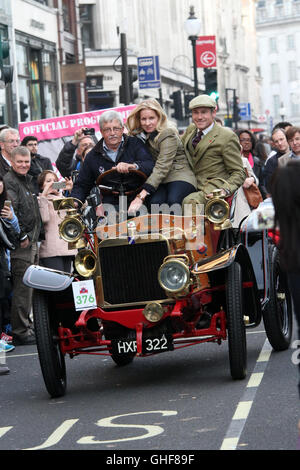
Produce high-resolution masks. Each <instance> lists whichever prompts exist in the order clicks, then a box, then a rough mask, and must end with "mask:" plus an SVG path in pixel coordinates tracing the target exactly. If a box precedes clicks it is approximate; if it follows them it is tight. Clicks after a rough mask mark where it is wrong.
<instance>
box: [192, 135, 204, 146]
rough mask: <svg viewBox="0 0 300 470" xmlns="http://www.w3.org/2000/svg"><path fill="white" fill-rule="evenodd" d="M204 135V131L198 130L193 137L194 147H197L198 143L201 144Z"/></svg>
mask: <svg viewBox="0 0 300 470" xmlns="http://www.w3.org/2000/svg"><path fill="white" fill-rule="evenodd" d="M202 136H203V132H202V131H198V133H197V134H196V137H194V138H193V142H192V144H193V147H194V149H195V148H196V147H197V145H198V144H199V142H200V140H201V138H202Z"/></svg>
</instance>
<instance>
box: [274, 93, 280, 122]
mask: <svg viewBox="0 0 300 470" xmlns="http://www.w3.org/2000/svg"><path fill="white" fill-rule="evenodd" d="M273 115H274V117H275V118H278V117H279V115H280V96H279V95H273Z"/></svg>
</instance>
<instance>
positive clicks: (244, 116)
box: [239, 103, 251, 121]
mask: <svg viewBox="0 0 300 470" xmlns="http://www.w3.org/2000/svg"><path fill="white" fill-rule="evenodd" d="M239 108H240V112H239V115H240V118H241V121H251V104H250V103H239Z"/></svg>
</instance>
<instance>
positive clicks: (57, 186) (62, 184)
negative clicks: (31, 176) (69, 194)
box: [52, 181, 66, 190]
mask: <svg viewBox="0 0 300 470" xmlns="http://www.w3.org/2000/svg"><path fill="white" fill-rule="evenodd" d="M52 188H53V189H58V190H59V189H66V182H65V181H54V183H53V185H52Z"/></svg>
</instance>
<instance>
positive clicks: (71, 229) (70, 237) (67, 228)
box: [58, 209, 85, 243]
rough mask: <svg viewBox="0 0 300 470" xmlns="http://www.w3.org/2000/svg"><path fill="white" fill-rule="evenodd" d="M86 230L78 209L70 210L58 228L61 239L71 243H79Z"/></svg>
mask: <svg viewBox="0 0 300 470" xmlns="http://www.w3.org/2000/svg"><path fill="white" fill-rule="evenodd" d="M84 229H85V227H84V224H83V223H82V222H81V219H80V215H79V214H78V213H77V211H76V209H69V210H68V211H67V214H66V217H65V218H64V220H63V221H62V223H61V224H59V226H58V231H59V235H60V237H61V238H62V239H63V240H65V241H66V242H69V243H72V242H73V243H74V242H77V241H78V240H79V239H80V238H81V237H82V234H83V232H84Z"/></svg>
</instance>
